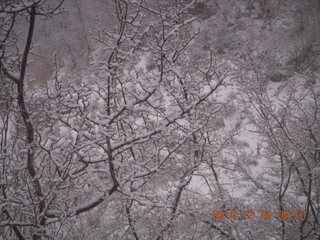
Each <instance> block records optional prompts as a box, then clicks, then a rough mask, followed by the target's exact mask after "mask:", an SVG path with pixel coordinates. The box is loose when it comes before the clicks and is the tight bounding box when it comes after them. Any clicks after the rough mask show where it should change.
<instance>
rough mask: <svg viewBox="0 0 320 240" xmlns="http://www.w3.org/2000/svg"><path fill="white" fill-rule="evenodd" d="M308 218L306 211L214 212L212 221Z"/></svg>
mask: <svg viewBox="0 0 320 240" xmlns="http://www.w3.org/2000/svg"><path fill="white" fill-rule="evenodd" d="M306 217H307V214H306V211H299V210H297V211H289V210H279V211H271V210H269V211H253V210H247V211H242V212H241V211H234V210H230V211H218V210H214V211H212V217H211V219H238V220H243V219H261V220H265V219H270V218H277V219H281V220H282V219H289V218H295V219H296V220H303V219H305V218H306Z"/></svg>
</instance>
